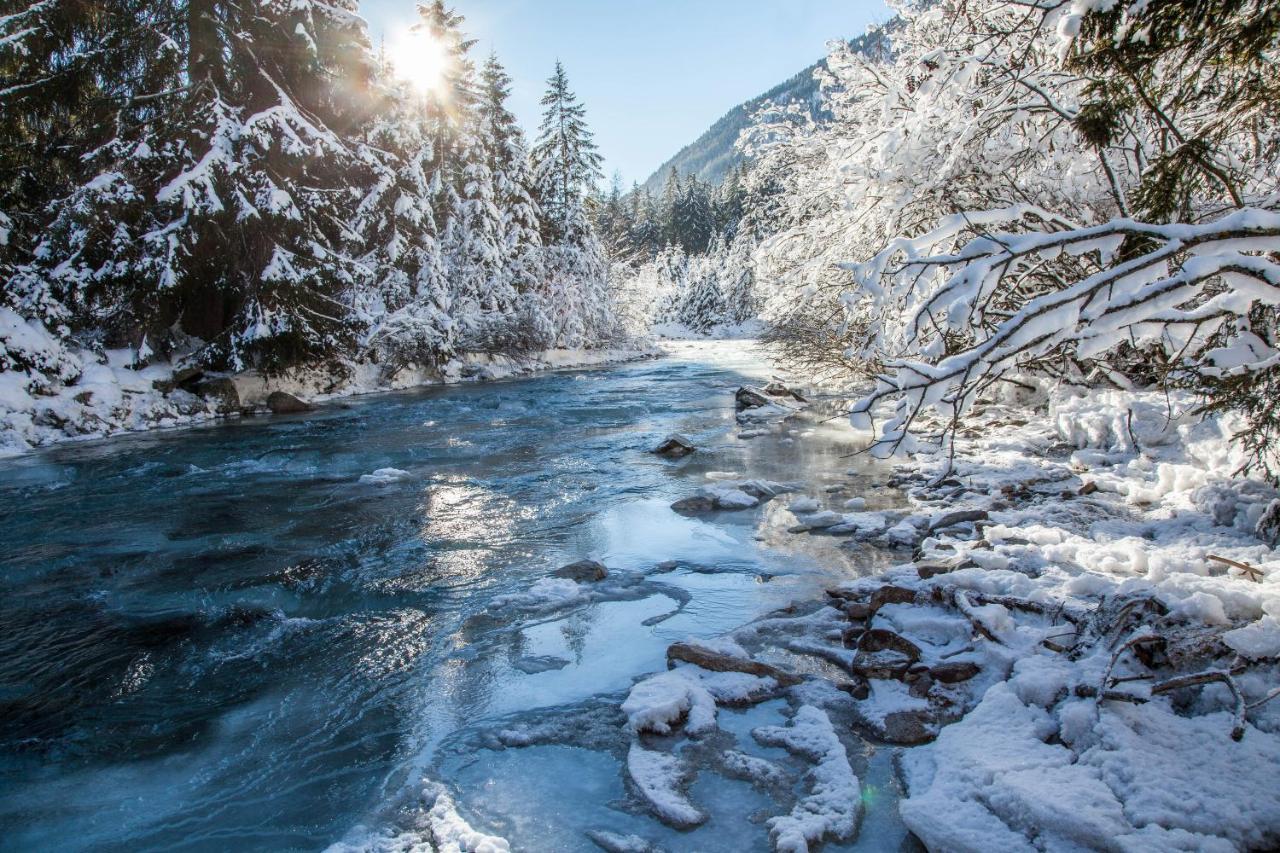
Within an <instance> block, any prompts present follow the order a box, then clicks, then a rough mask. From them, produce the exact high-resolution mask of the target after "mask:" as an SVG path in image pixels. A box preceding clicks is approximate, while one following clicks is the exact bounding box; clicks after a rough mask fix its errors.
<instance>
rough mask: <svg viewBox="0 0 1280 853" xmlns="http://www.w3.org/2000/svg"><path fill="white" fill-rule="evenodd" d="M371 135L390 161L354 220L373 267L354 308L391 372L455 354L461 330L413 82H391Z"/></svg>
mask: <svg viewBox="0 0 1280 853" xmlns="http://www.w3.org/2000/svg"><path fill="white" fill-rule="evenodd" d="M369 138H370V141H371V144H372V146H373V147H374V148H375V149H377V150H378V151H382V152H385V153H386V154H387V155H389V157H390V162H389V163H388V164H387V165H386V166H385V167H384V168H382V169H380V170H379V171H378V175H377V179H376V180H375V181H374V183H373V185H372V186H371V188H370V189H369V191H368V193H367V194H366V195H365V197H364V200H363V201H362V202H361V204H360V207H359V209H358V211H357V217H356V220H355V228H356V230H357V231H358V232H359V234H360V236H361V240H362V242H363V244H364V245H365V246H366V247H368V253H367V254H366V255H365V256H364V257H363V258H362V263H363V264H364V265H365V266H366V267H367V268H368V269H369V270H370V273H371V275H370V278H369V279H368V281H367V282H366V283H365V286H363V287H361V288H360V290H359V298H358V299H357V300H356V306H355V307H356V312H357V318H358V320H359V321H360V324H361V326H362V327H363V328H364V329H365V337H364V341H363V346H362V348H361V357H362V358H367V359H369V360H372V361H375V362H378V363H381V364H382V365H384V368H385V369H386V370H387V371H388V372H394V371H396V370H398V369H400V368H403V367H410V366H425V365H434V364H438V363H440V362H442V361H445V360H447V359H448V358H449V357H450V356H452V355H453V354H454V352H455V349H456V347H457V337H458V329H457V324H456V323H455V322H454V320H453V316H452V314H453V302H452V294H451V292H450V287H449V284H448V281H447V278H446V275H445V266H444V258H443V253H442V251H441V248H440V241H439V229H438V227H437V224H436V221H435V216H434V213H433V211H432V205H431V201H432V177H433V174H434V173H433V172H432V171H431V170H432V169H433V168H434V163H435V155H434V151H433V149H432V146H431V141H430V139H429V129H428V128H427V126H426V124H425V121H424V117H423V113H422V110H421V104H420V101H419V99H418V98H417V97H416V94H415V93H413V92H411V91H409V89H408V87H407V86H405V85H403V84H401V85H399V86H391V87H390V92H389V97H388V108H387V109H386V110H385V111H384V112H383V114H382V115H381V117H380V119H379V120H378V122H376V123H375V125H374V126H373V128H372V129H371V131H370V134H369Z"/></svg>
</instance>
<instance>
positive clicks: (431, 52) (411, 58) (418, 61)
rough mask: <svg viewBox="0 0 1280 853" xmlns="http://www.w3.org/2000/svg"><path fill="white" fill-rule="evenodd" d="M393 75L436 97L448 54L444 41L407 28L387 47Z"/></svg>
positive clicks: (446, 67) (418, 30)
mask: <svg viewBox="0 0 1280 853" xmlns="http://www.w3.org/2000/svg"><path fill="white" fill-rule="evenodd" d="M387 59H388V60H389V61H390V63H391V67H392V70H393V72H394V73H395V76H396V77H398V78H400V79H401V80H404V81H405V82H406V83H409V84H410V85H411V86H413V87H414V88H415V89H417V90H418V91H420V92H423V93H431V94H437V93H439V92H440V90H441V87H442V86H443V85H444V79H445V72H446V71H447V70H448V67H449V52H448V50H447V49H446V48H445V45H444V43H443V42H441V41H440V40H439V39H437V38H434V37H432V36H431V34H430V33H427V32H425V31H423V30H420V29H406V30H404V31H402V32H400V33H398V34H397V35H396V37H395V38H393V39H392V40H391V42H390V43H389V44H388V45H387Z"/></svg>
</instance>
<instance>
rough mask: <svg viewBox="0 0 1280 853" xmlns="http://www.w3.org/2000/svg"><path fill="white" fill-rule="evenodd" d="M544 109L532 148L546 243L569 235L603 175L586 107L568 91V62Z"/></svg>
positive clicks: (555, 77)
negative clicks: (589, 195) (587, 119)
mask: <svg viewBox="0 0 1280 853" xmlns="http://www.w3.org/2000/svg"><path fill="white" fill-rule="evenodd" d="M542 106H543V107H545V108H546V109H545V111H544V112H543V115H542V124H541V125H540V126H539V128H538V139H537V142H536V143H535V144H534V146H533V151H532V161H533V168H534V179H535V181H536V187H537V193H538V201H539V203H540V204H541V206H542V220H543V242H545V243H546V244H547V245H553V244H558V243H563V242H565V241H566V240H567V239H569V238H570V236H571V235H570V230H571V223H572V221H573V220H575V219H577V218H578V217H579V215H580V212H581V210H582V208H583V207H584V205H585V204H586V199H587V195H588V193H589V192H590V190H591V189H592V188H593V187H594V186H595V184H596V181H598V180H600V178H602V177H603V176H604V175H603V172H601V171H600V163H601V157H600V154H599V152H598V151H597V149H596V144H595V140H594V137H593V135H592V133H591V131H590V130H588V129H587V122H586V108H585V107H583V105H582V104H580V103H579V102H578V98H577V96H576V95H575V94H574V93H573V92H572V91H571V90H570V89H569V78H568V77H567V76H566V74H565V71H564V65H563V64H561V63H560V62H559V61H557V62H556V67H555V72H554V73H553V74H552V75H551V78H550V79H549V80H547V92H546V94H545V95H543V97H542Z"/></svg>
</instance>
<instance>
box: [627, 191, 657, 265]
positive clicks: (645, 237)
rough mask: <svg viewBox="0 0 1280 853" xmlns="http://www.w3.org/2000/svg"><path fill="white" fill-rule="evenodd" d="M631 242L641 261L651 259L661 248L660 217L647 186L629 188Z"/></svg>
mask: <svg viewBox="0 0 1280 853" xmlns="http://www.w3.org/2000/svg"><path fill="white" fill-rule="evenodd" d="M631 204H632V212H631V235H630V238H631V244H632V245H633V246H634V247H635V251H636V253H637V255H638V257H639V259H640V260H642V261H652V260H653V259H654V258H656V257H657V256H658V252H659V251H660V250H661V249H662V217H661V214H660V212H659V210H658V203H657V201H656V200H655V199H654V197H653V193H652V192H650V191H649V188H648V187H644V188H640V187H638V186H637V187H633V188H632V190H631Z"/></svg>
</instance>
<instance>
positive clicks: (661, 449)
mask: <svg viewBox="0 0 1280 853" xmlns="http://www.w3.org/2000/svg"><path fill="white" fill-rule="evenodd" d="M697 449H698V448H696V447H694V446H693V442H692V441H690V440H689V439H687V438H685V437H684V436H683V435H681V434H680V433H678V432H673V433H671V435H669V436H667V437H666V438H664V439H663V440H662V443H661V444H659V445H658V446H657V447H655V448H654V449H653V452H654V453H656V454H658V455H659V456H669V457H671V458H673V459H681V458H683V457H685V456H688V455H689V454H690V453H693V452H694V451H695V450H697Z"/></svg>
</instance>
